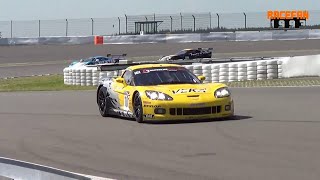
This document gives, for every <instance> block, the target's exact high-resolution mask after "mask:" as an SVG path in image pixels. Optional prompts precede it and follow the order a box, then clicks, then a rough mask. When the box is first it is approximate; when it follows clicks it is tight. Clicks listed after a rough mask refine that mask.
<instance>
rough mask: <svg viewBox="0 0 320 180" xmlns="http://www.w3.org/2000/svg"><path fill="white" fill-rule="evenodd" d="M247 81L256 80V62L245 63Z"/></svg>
mask: <svg viewBox="0 0 320 180" xmlns="http://www.w3.org/2000/svg"><path fill="white" fill-rule="evenodd" d="M247 80H257V62H248V63H247Z"/></svg>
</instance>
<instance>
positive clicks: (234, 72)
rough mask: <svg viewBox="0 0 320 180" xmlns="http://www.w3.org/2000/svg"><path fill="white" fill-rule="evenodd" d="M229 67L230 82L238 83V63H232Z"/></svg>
mask: <svg viewBox="0 0 320 180" xmlns="http://www.w3.org/2000/svg"><path fill="white" fill-rule="evenodd" d="M228 67H229V74H228V75H229V78H228V81H229V82H234V81H238V64H237V63H230V64H229V65H228Z"/></svg>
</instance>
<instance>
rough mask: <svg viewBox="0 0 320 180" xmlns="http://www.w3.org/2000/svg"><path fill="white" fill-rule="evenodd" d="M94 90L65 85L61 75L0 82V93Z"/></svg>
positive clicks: (90, 87) (88, 87)
mask: <svg viewBox="0 0 320 180" xmlns="http://www.w3.org/2000/svg"><path fill="white" fill-rule="evenodd" d="M95 88H96V87H95V86H68V85H65V84H64V82H63V75H51V76H35V77H20V78H14V79H1V80H0V92H13V91H62V90H93V89H95Z"/></svg>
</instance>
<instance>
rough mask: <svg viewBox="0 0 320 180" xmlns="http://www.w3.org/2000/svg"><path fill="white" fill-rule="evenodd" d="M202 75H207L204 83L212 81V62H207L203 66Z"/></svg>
mask: <svg viewBox="0 0 320 180" xmlns="http://www.w3.org/2000/svg"><path fill="white" fill-rule="evenodd" d="M202 75H203V76H204V77H206V79H205V80H204V81H203V82H204V83H211V81H212V77H211V64H206V65H204V66H203V67H202Z"/></svg>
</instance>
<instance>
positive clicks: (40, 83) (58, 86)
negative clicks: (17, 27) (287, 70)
mask: <svg viewBox="0 0 320 180" xmlns="http://www.w3.org/2000/svg"><path fill="white" fill-rule="evenodd" d="M226 84H227V85H228V86H229V87H275V86H280V87H285V86H320V77H303V78H289V79H273V80H258V81H241V82H229V83H226ZM95 89H96V86H73V85H65V84H64V82H63V75H50V76H35V77H20V78H14V79H0V92H14V91H63V90H95Z"/></svg>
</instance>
